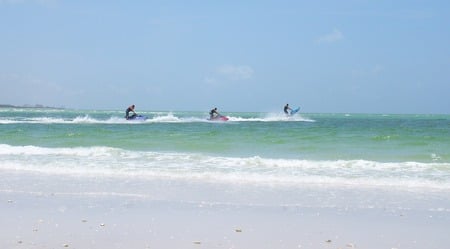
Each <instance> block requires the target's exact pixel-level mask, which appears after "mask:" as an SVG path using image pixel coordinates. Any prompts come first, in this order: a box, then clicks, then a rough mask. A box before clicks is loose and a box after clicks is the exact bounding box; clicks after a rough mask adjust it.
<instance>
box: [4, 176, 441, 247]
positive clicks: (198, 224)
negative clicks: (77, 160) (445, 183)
mask: <svg viewBox="0 0 450 249" xmlns="http://www.w3.org/2000/svg"><path fill="white" fill-rule="evenodd" d="M69 180H71V181H69ZM19 183H23V184H19ZM178 184H180V183H176V184H174V183H173V182H172V183H170V182H165V183H162V182H159V183H155V182H153V183H152V182H151V181H148V180H145V181H144V180H142V181H133V182H131V181H128V180H124V179H98V178H92V179H88V180H83V179H80V178H77V177H74V178H66V177H64V178H61V177H59V176H50V175H38V174H37V175H36V174H23V173H20V174H19V173H10V172H9V173H8V172H2V183H1V192H0V220H1V221H2V222H1V233H0V248H96V249H98V248H105V249H106V248H108V249H111V248H365V249H380V248H387V249H391V248H398V249H402V248H407V249H411V248H417V249H422V248H427V249H430V248H436V249H439V248H446V247H447V246H448V245H449V244H450V238H449V236H448V227H450V215H449V213H450V212H449V209H448V207H449V206H448V203H447V201H446V200H442V198H440V197H439V195H438V196H437V197H432V198H430V199H428V200H426V204H424V203H423V202H422V200H421V198H423V197H418V198H415V197H414V196H415V194H411V195H405V197H404V198H403V199H398V203H397V204H396V203H395V201H393V200H394V199H395V198H398V195H397V194H395V195H393V196H389V195H390V194H389V191H385V193H383V191H381V193H380V191H372V190H364V191H356V192H354V191H351V190H342V191H340V190H334V191H314V190H311V189H308V190H307V191H305V192H302V191H303V190H299V193H301V195H304V196H305V198H304V202H302V201H301V199H302V198H301V195H296V194H295V193H293V192H289V191H283V190H279V191H275V190H268V191H262V192H261V193H262V194H261V193H256V192H255V190H256V189H257V187H255V188H253V189H251V188H245V189H243V188H242V187H240V186H235V187H231V188H230V189H228V190H226V189H220V188H216V189H214V188H210V186H206V185H204V184H199V185H198V186H192V185H185V186H182V185H183V184H180V185H178ZM114 185H115V187H114ZM157 186H159V187H157ZM147 188H148V191H146V189H147ZM151 188H153V189H151ZM107 189H112V191H106V190H107ZM115 189H116V190H119V189H120V190H121V191H115ZM164 189H165V190H164ZM221 191H223V196H221V194H220V193H221ZM156 192H158V193H156ZM307 192H308V195H309V196H307V195H306V193H307ZM330 192H332V194H330V195H328V194H327V193H330ZM376 192H379V193H378V194H380V195H381V196H385V197H386V198H385V199H384V200H382V201H380V202H377V203H376V202H374V201H373V200H372V198H378V197H374V196H375V195H377V194H375V193H376ZM144 193H147V194H144ZM355 193H357V194H358V196H351V194H355ZM365 193H366V194H367V195H366V196H364V194H365ZM271 195H272V196H271ZM344 195H345V196H344ZM164 196H166V198H164ZM337 196H340V197H339V198H337ZM246 197H248V198H246ZM291 197H292V198H291ZM329 198H331V199H334V201H330V202H329V203H328V204H325V205H320V203H319V202H322V203H325V200H326V199H329ZM220 199H224V201H223V202H220V201H218V200H220ZM245 199H247V200H248V201H247V202H246V201H244V200H245ZM290 199H292V200H293V201H292V202H291V201H290ZM313 199H317V200H318V202H313V201H312V200H313ZM338 199H340V200H338ZM225 200H226V201H225ZM364 200H366V201H364ZM364 202H366V203H364ZM332 203H334V204H332ZM346 203H347V204H346ZM370 203H372V204H370ZM383 203H384V204H386V205H384V204H383ZM366 204H367V205H366ZM422 204H424V206H422ZM433 207H434V208H433Z"/></svg>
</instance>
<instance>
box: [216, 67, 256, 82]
mask: <svg viewBox="0 0 450 249" xmlns="http://www.w3.org/2000/svg"><path fill="white" fill-rule="evenodd" d="M216 71H217V73H218V74H219V75H222V76H224V77H226V78H228V79H230V80H246V79H251V78H252V77H253V73H254V71H253V69H252V68H251V67H250V66H234V65H223V66H220V67H219V68H217V70H216Z"/></svg>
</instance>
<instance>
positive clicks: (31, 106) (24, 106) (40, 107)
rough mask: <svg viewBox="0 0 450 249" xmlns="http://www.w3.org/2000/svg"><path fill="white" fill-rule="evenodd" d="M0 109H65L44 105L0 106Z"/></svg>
mask: <svg viewBox="0 0 450 249" xmlns="http://www.w3.org/2000/svg"><path fill="white" fill-rule="evenodd" d="M0 108H36V109H37V108H39V109H66V108H64V107H53V106H44V105H39V104H36V105H9V104H0Z"/></svg>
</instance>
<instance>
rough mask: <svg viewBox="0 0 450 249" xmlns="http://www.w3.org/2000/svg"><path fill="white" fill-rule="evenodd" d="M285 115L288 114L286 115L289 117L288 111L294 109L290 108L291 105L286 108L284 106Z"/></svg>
mask: <svg viewBox="0 0 450 249" xmlns="http://www.w3.org/2000/svg"><path fill="white" fill-rule="evenodd" d="M283 110H284V113H286V115H289V112H288V110H289V111H292V109H291V108H290V107H289V104H286V105H285V106H284V109H283Z"/></svg>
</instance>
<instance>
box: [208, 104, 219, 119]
mask: <svg viewBox="0 0 450 249" xmlns="http://www.w3.org/2000/svg"><path fill="white" fill-rule="evenodd" d="M214 114H215V115H214ZM219 115H220V114H219V113H218V112H217V107H216V108H214V109H212V110H211V111H210V112H209V119H214V118H216V117H218V116H219Z"/></svg>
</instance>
